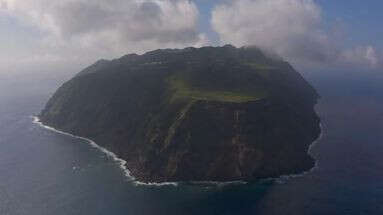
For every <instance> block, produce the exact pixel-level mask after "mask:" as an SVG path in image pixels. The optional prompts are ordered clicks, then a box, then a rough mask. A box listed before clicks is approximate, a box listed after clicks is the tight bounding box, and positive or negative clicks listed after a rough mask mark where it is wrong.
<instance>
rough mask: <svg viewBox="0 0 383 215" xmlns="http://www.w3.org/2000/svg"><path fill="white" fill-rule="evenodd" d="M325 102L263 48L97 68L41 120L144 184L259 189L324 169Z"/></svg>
mask: <svg viewBox="0 0 383 215" xmlns="http://www.w3.org/2000/svg"><path fill="white" fill-rule="evenodd" d="M317 99H318V95H317V94H316V92H315V90H314V89H313V88H312V87H311V86H310V85H309V84H308V83H307V82H306V81H305V80H304V79H303V78H302V77H301V76H300V75H299V74H298V73H297V72H296V71H295V70H294V69H293V68H292V67H291V66H290V65H289V64H288V63H286V62H283V61H281V60H275V59H270V58H268V57H267V56H265V55H263V54H262V52H260V51H259V50H257V49H253V48H241V49H236V48H234V47H232V46H225V47H218V48H213V47H205V48H201V49H194V48H187V49H184V50H157V51H153V52H149V53H147V54H145V55H141V56H139V55H127V56H124V57H122V58H120V59H117V60H113V61H105V60H103V61H99V62H97V63H96V64H94V65H92V66H91V67H88V68H87V69H85V70H84V71H82V72H81V73H79V75H77V76H76V77H74V78H73V79H72V80H70V81H68V82H67V83H65V84H64V85H63V86H62V87H60V89H59V90H58V91H57V92H56V93H55V95H54V96H53V97H52V98H51V99H50V101H49V102H48V103H47V105H46V107H45V109H44V110H43V111H42V113H41V114H40V118H41V121H42V122H43V123H44V124H46V125H49V126H52V127H55V128H57V129H59V130H62V131H65V132H69V133H72V134H75V135H78V136H83V137H87V138H90V139H92V140H94V141H95V142H96V143H97V144H99V145H101V146H103V147H105V148H107V149H108V150H110V151H113V152H114V153H116V154H117V155H118V156H120V157H121V158H123V159H125V160H126V161H127V167H128V168H129V170H130V171H131V173H132V174H133V176H135V177H136V178H137V179H138V180H139V181H143V182H164V181H233V180H245V181H251V180H256V179H259V178H269V177H278V176H280V175H285V174H295V173H300V172H303V171H307V170H309V169H311V168H312V167H313V166H314V160H313V159H312V158H311V157H310V156H309V155H308V154H307V151H308V148H309V145H310V144H311V143H312V142H313V141H314V140H315V139H316V138H318V136H319V133H320V128H319V118H318V116H317V115H316V113H315V111H314V105H315V104H316V101H317Z"/></svg>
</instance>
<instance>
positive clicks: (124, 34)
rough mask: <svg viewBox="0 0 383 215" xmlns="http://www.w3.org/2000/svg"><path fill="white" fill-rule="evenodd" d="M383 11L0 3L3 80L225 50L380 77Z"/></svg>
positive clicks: (166, 0)
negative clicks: (256, 51) (162, 54)
mask: <svg viewBox="0 0 383 215" xmlns="http://www.w3.org/2000/svg"><path fill="white" fill-rule="evenodd" d="M382 9H383V1H381V0H368V1H360V0H338V1H333V0H0V73H9V72H15V71H28V70H30V71H34V70H40V69H42V68H44V69H46V70H51V71H59V70H65V69H68V70H77V69H80V68H83V67H85V66H87V65H89V64H91V63H93V62H95V61H96V60H98V59H101V58H104V59H113V58H118V57H120V56H122V55H125V54H128V53H138V54H142V53H144V52H146V51H150V50H153V49H158V48H183V47H188V46H194V47H201V46H220V45H225V44H233V45H235V46H237V47H241V46H257V47H259V48H261V49H263V50H264V51H265V52H269V53H273V54H277V55H279V56H281V57H282V58H284V59H285V60H287V61H289V62H291V63H292V64H293V65H294V66H296V67H298V68H299V69H307V70H320V69H342V70H381V69H382V68H383V39H382V38H383V27H382V24H381V21H382V20H383V13H382V12H381V11H382Z"/></svg>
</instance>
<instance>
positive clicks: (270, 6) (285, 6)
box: [211, 0, 379, 68]
mask: <svg viewBox="0 0 383 215" xmlns="http://www.w3.org/2000/svg"><path fill="white" fill-rule="evenodd" d="M211 23H212V26H213V28H214V30H215V31H216V32H217V33H218V34H219V36H220V39H221V41H222V42H223V43H233V44H235V45H237V46H243V45H256V46H258V47H261V48H263V49H266V50H270V51H273V52H276V53H277V54H279V55H280V56H282V57H284V58H286V59H287V60H290V61H293V62H296V63H298V64H306V65H314V66H319V65H331V66H355V65H358V66H369V67H372V68H373V67H376V66H377V65H378V64H379V62H378V61H379V57H378V56H377V54H376V51H375V49H374V47H372V46H366V47H360V48H355V49H350V50H348V49H344V48H343V44H342V39H343V38H338V37H337V36H335V35H336V34H335V33H336V32H330V31H329V30H326V28H325V27H324V25H323V19H322V11H321V8H320V7H319V5H317V4H316V3H315V1H313V0H236V1H230V2H227V3H223V4H221V5H218V6H216V7H215V8H214V10H213V12H212V20H211ZM339 39H340V40H339Z"/></svg>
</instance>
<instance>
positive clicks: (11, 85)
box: [0, 73, 383, 215]
mask: <svg viewBox="0 0 383 215" xmlns="http://www.w3.org/2000/svg"><path fill="white" fill-rule="evenodd" d="M3 76H4V75H3ZM3 76H1V75H0V214H1V215H3V214H4V215H6V214H11V215H13V214H16V215H17V214H22V215H24V214H25V215H45V214H47V215H48V214H49V215H50V214H55V215H60V214H63V215H64V214H65V215H68V214H76V215H77V214H84V215H85V214H86V215H88V214H92V215H95V214H111V215H114V214H117V215H120V214H132V215H136V214H137V215H141V214H142V215H149V214H166V215H169V214H170V215H171V214H292V215H300V214H358V215H359V214H383V78H382V76H383V75H380V74H362V75H361V74H352V75H350V74H347V73H345V74H341V73H339V74H337V75H334V74H326V75H320V76H319V75H318V74H317V75H315V74H314V75H313V74H311V75H310V74H307V75H306V76H307V79H309V80H310V81H311V82H312V83H313V85H314V86H315V87H316V88H317V89H318V91H319V92H320V94H321V95H322V99H321V101H320V103H319V104H318V106H317V111H318V113H319V115H320V116H321V118H322V123H323V132H324V135H323V137H322V139H321V140H320V141H319V142H318V143H317V145H315V147H314V148H313V150H312V155H313V156H314V157H315V158H316V159H317V160H318V168H317V169H315V171H313V172H311V173H309V174H307V175H305V176H303V177H299V178H293V179H289V180H276V181H263V182H259V183H255V184H250V185H228V186H208V185H191V184H181V185H179V186H176V187H175V186H161V187H158V186H137V185H134V184H132V183H131V182H130V181H129V179H128V178H126V177H125V176H124V172H123V171H122V170H121V169H120V168H119V166H118V164H117V163H116V162H115V161H113V159H111V158H110V157H108V156H106V155H105V154H103V153H102V152H100V151H99V150H97V149H95V148H93V147H90V146H89V144H87V143H86V142H85V141H83V140H79V139H75V138H72V137H69V136H65V135H61V134H58V133H54V132H52V131H49V130H46V129H43V128H41V127H39V126H37V125H36V124H33V123H32V119H31V117H30V116H31V115H33V114H36V113H38V112H39V111H40V110H41V108H42V107H43V106H44V103H45V102H46V101H47V99H48V98H49V97H50V95H51V94H52V93H53V92H54V90H55V89H56V88H57V87H58V86H59V85H60V84H61V83H62V81H64V80H65V79H67V78H69V76H68V75H62V76H54V75H52V74H48V73H42V74H40V75H36V74H34V75H33V76H32V75H31V74H30V75H19V76H18V75H10V76H8V77H5V76H4V77H3ZM36 76H39V77H36Z"/></svg>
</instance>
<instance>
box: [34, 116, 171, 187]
mask: <svg viewBox="0 0 383 215" xmlns="http://www.w3.org/2000/svg"><path fill="white" fill-rule="evenodd" d="M32 119H33V123H35V124H37V125H39V126H41V127H42V128H45V129H47V130H50V131H53V132H55V133H59V134H62V135H67V136H70V137H73V138H76V139H80V140H84V141H86V142H87V143H89V145H90V146H92V147H94V148H96V149H98V150H100V151H101V152H103V153H104V154H106V155H107V156H108V157H110V158H112V159H113V160H114V161H115V162H116V163H118V164H119V167H120V168H121V169H122V170H123V171H124V175H125V176H126V177H127V178H128V179H129V181H131V182H133V184H134V185H146V186H168V185H173V186H177V185H178V183H176V182H163V183H145V182H141V181H138V180H136V178H134V177H133V176H132V175H131V173H130V171H129V169H128V168H127V167H126V161H125V160H123V159H121V158H119V157H118V156H117V155H116V154H115V153H113V152H111V151H109V150H107V149H106V148H104V147H102V146H99V145H97V144H96V143H95V142H94V141H93V140H91V139H88V138H85V137H80V136H76V135H73V134H70V133H67V132H64V131H60V130H57V129H55V128H53V127H50V126H47V125H44V124H43V123H42V122H41V121H40V119H39V118H38V117H37V116H32Z"/></svg>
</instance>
